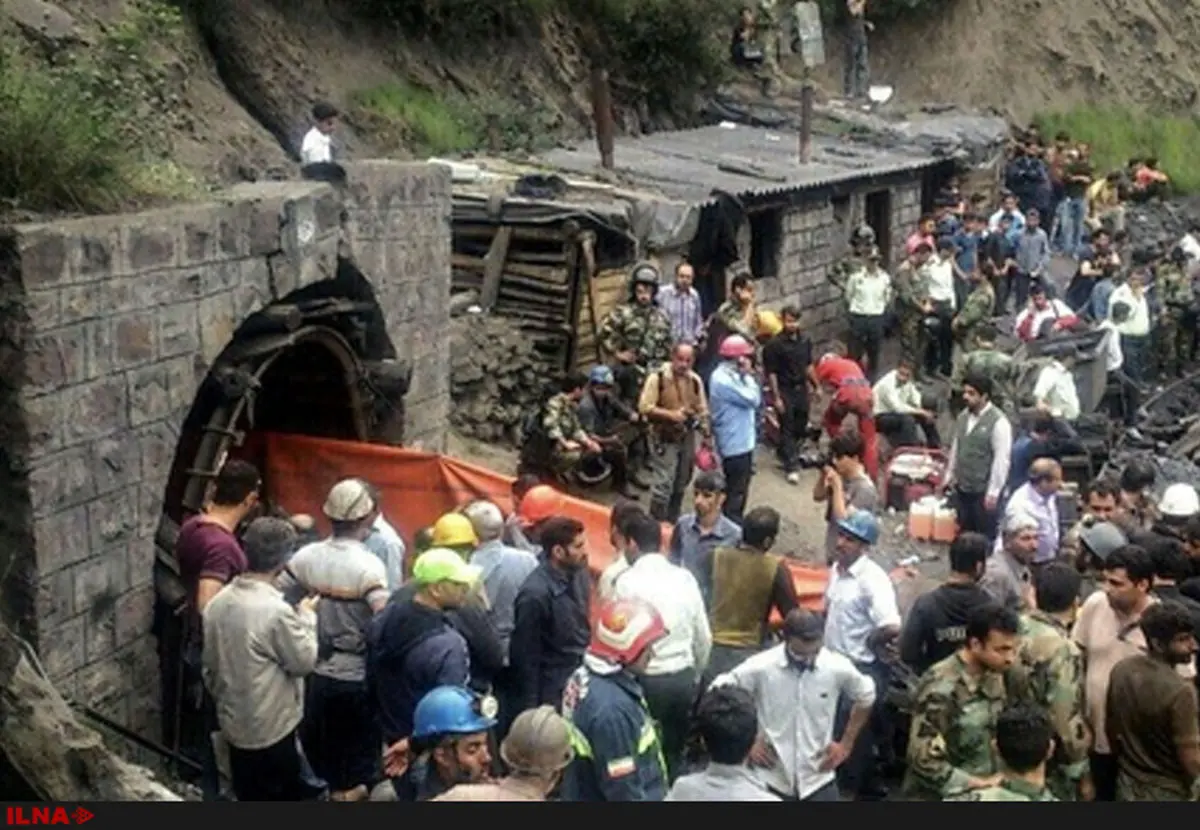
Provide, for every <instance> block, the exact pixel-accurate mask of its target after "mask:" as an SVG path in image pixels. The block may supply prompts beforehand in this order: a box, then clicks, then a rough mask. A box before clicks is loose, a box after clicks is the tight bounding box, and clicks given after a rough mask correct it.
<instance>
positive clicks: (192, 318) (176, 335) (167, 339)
mask: <svg viewBox="0 0 1200 830" xmlns="http://www.w3.org/2000/svg"><path fill="white" fill-rule="evenodd" d="M155 316H156V320H157V324H158V352H159V355H160V356H161V357H164V358H167V357H175V356H177V355H191V354H193V353H195V352H196V351H197V350H198V349H199V348H200V323H199V313H198V310H197V308H196V304H195V303H194V302H191V301H188V302H183V303H175V304H174V305H168V306H161V307H160V308H159V309H158V313H157V314H156V315H155Z"/></svg>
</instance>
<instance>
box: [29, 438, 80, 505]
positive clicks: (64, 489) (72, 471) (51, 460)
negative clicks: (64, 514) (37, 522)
mask: <svg viewBox="0 0 1200 830" xmlns="http://www.w3.org/2000/svg"><path fill="white" fill-rule="evenodd" d="M29 493H30V500H31V502H32V505H33V511H34V514H35V515H37V516H46V515H49V514H51V513H54V512H56V511H58V510H62V509H64V508H66V507H73V506H75V505H78V504H81V503H82V502H85V501H88V500H89V499H91V498H92V497H93V496H94V495H95V493H96V482H95V478H94V476H93V475H92V470H91V467H90V458H89V452H88V448H87V447H72V448H70V449H66V450H62V451H60V452H56V453H54V454H53V455H49V456H46V457H44V458H40V459H38V460H37V461H36V462H35V463H34V464H33V465H32V466H31V469H30V471H29Z"/></svg>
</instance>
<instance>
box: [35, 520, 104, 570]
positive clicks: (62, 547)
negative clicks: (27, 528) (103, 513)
mask: <svg viewBox="0 0 1200 830" xmlns="http://www.w3.org/2000/svg"><path fill="white" fill-rule="evenodd" d="M33 535H34V564H35V565H36V566H37V571H38V573H39V574H40V575H42V576H48V575H50V574H52V573H55V572H56V571H59V570H62V569H63V568H67V567H70V566H71V565H74V564H76V563H78V562H82V561H83V560H85V559H87V558H88V556H89V555H90V554H91V548H90V544H91V536H90V534H89V531H88V517H87V506H86V505H79V506H78V507H69V508H66V509H64V510H61V511H59V512H57V513H52V514H50V515H49V516H45V517H42V518H39V519H35V520H34V524H33Z"/></svg>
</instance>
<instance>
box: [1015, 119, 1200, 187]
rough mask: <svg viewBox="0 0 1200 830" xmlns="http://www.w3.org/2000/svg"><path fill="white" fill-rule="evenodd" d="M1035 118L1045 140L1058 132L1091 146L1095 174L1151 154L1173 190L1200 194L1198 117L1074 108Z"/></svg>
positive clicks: (1199, 126)
mask: <svg viewBox="0 0 1200 830" xmlns="http://www.w3.org/2000/svg"><path fill="white" fill-rule="evenodd" d="M1035 120H1036V123H1037V125H1038V127H1039V128H1040V129H1041V131H1042V135H1043V136H1045V137H1046V138H1047V140H1049V139H1052V138H1053V137H1054V135H1055V134H1057V133H1058V132H1060V131H1062V132H1066V133H1067V134H1069V135H1070V136H1071V138H1072V139H1074V140H1075V141H1086V142H1088V143H1089V144H1091V145H1092V156H1093V158H1094V159H1095V161H1096V167H1097V169H1098V172H1107V171H1109V170H1116V169H1118V168H1122V167H1124V166H1125V164H1126V163H1127V162H1128V161H1129V159H1131V158H1134V157H1143V158H1144V157H1146V156H1154V157H1156V158H1157V159H1158V166H1159V168H1160V169H1162V170H1163V171H1164V172H1165V173H1166V174H1167V175H1169V176H1170V177H1171V183H1172V186H1173V188H1174V189H1175V190H1176V191H1178V192H1181V193H1197V192H1200V168H1197V167H1196V165H1195V164H1194V162H1193V159H1194V158H1195V154H1196V148H1197V147H1200V119H1197V118H1192V117H1188V116H1168V115H1151V114H1149V113H1144V112H1135V111H1133V110H1130V109H1125V108H1121V107H1078V108H1076V109H1072V110H1069V111H1067V112H1060V113H1048V114H1044V115H1041V116H1039V117H1038V118H1037V119H1035Z"/></svg>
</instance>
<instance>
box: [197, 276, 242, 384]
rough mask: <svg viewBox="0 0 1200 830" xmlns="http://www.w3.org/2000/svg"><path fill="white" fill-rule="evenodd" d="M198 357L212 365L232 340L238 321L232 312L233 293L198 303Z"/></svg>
mask: <svg viewBox="0 0 1200 830" xmlns="http://www.w3.org/2000/svg"><path fill="white" fill-rule="evenodd" d="M199 314H200V355H201V357H202V358H203V359H204V362H205V363H206V364H208V365H210V366H211V365H212V363H213V361H215V360H216V359H217V356H218V355H219V354H220V353H221V351H222V350H223V349H224V348H225V347H226V346H228V345H229V341H230V340H232V339H233V333H234V331H235V330H236V329H237V326H238V323H239V322H240V320H239V319H238V317H237V315H236V314H235V312H234V308H233V293H232V292H229V293H224V294H216V295H213V296H212V297H205V298H204V299H203V300H201V301H200V311H199Z"/></svg>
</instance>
